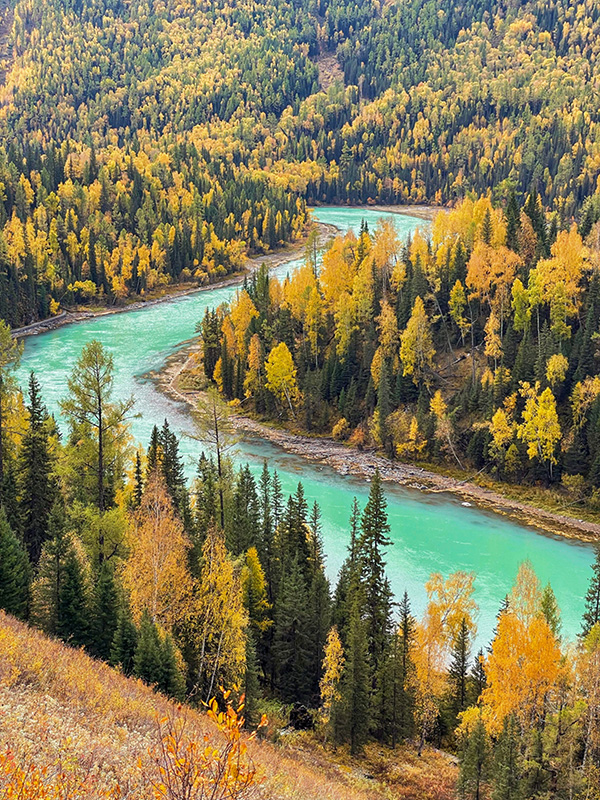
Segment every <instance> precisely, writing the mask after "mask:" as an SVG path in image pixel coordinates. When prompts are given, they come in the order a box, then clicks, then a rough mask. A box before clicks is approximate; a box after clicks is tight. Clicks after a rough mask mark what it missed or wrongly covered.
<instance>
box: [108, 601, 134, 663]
mask: <svg viewBox="0 0 600 800" xmlns="http://www.w3.org/2000/svg"><path fill="white" fill-rule="evenodd" d="M137 641H138V631H137V628H136V627H135V623H134V621H133V619H132V617H131V611H130V610H129V606H128V605H125V606H122V607H121V611H120V613H119V619H118V622H117V628H116V630H115V635H114V637H113V640H112V644H111V650H110V663H111V664H112V665H113V666H115V667H116V666H120V667H121V669H122V670H123V674H124V675H131V674H132V673H133V670H134V659H135V653H136V650H137Z"/></svg>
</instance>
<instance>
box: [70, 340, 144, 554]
mask: <svg viewBox="0 0 600 800" xmlns="http://www.w3.org/2000/svg"><path fill="white" fill-rule="evenodd" d="M113 381H114V364H113V358H112V356H111V355H110V354H109V353H107V352H106V350H105V349H104V347H103V345H102V344H101V343H100V342H98V341H95V340H94V341H92V342H89V343H88V344H86V345H85V347H84V348H83V350H82V352H81V356H80V357H79V359H78V361H77V363H76V364H75V366H74V368H73V371H72V373H71V377H70V378H69V380H68V382H67V386H68V388H69V396H68V397H67V398H66V399H65V400H63V401H62V402H61V404H60V405H61V410H62V412H63V414H64V415H65V417H66V418H67V420H68V422H69V425H70V427H71V431H72V432H75V431H76V432H77V434H78V436H77V442H78V444H77V445H75V444H72V445H71V447H70V450H71V454H72V457H73V458H74V460H75V461H76V463H77V469H80V470H84V471H88V470H89V471H91V473H92V474H93V476H94V483H95V492H94V495H95V496H94V502H95V503H96V505H97V506H98V510H99V511H100V513H102V512H103V511H104V510H105V508H106V505H107V495H108V491H109V477H110V478H112V479H113V482H114V477H115V476H118V472H119V469H120V459H121V458H122V456H123V448H124V445H125V444H126V443H127V439H128V426H127V421H128V420H129V419H130V417H131V412H132V409H133V404H134V399H133V397H130V398H128V399H127V400H118V401H113V397H112V394H113ZM82 441H83V444H82V443H81V442H82ZM119 477H120V476H119ZM100 545H101V546H100V548H99V553H100V561H102V558H103V547H102V542H101V543H100Z"/></svg>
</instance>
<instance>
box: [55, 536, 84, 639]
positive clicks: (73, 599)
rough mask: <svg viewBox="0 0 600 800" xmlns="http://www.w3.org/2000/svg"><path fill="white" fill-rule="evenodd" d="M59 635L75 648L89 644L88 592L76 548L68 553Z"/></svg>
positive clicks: (58, 628) (59, 606) (59, 614)
mask: <svg viewBox="0 0 600 800" xmlns="http://www.w3.org/2000/svg"><path fill="white" fill-rule="evenodd" d="M57 617H58V624H57V631H56V632H57V633H58V635H59V636H60V637H61V638H62V639H63V640H64V641H65V642H68V643H69V644H70V645H72V646H73V647H85V646H86V645H87V644H88V642H89V634H90V630H89V605H88V591H87V586H86V581H85V575H84V570H83V565H82V563H81V559H80V556H79V554H78V553H77V551H76V548H75V547H73V546H72V545H71V547H70V548H69V551H68V553H67V556H66V559H65V564H64V569H63V575H62V581H61V585H60V593H59V605H58V614H57Z"/></svg>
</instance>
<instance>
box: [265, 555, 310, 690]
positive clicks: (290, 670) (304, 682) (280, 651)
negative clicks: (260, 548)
mask: <svg viewBox="0 0 600 800" xmlns="http://www.w3.org/2000/svg"><path fill="white" fill-rule="evenodd" d="M310 624H311V621H310V619H309V616H308V612H307V608H306V583H305V580H304V577H303V574H302V571H301V569H300V566H299V564H298V560H297V559H294V560H293V561H292V563H291V565H290V567H289V569H288V571H287V574H284V576H283V579H282V582H281V588H280V591H279V597H278V598H277V602H276V606H275V630H274V641H273V656H274V660H275V670H276V681H277V686H278V689H279V696H280V697H281V699H282V700H283V702H284V703H294V702H298V703H308V702H309V701H310V692H311V683H312V681H311V678H312V674H311V668H310V667H311V635H310Z"/></svg>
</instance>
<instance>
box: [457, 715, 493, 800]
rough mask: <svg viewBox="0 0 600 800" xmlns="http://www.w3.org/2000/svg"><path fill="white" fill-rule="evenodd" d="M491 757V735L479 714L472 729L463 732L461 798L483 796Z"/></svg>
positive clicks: (467, 798)
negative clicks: (489, 735)
mask: <svg viewBox="0 0 600 800" xmlns="http://www.w3.org/2000/svg"><path fill="white" fill-rule="evenodd" d="M489 758H490V742H489V737H488V734H487V732H486V729H485V725H484V724H483V720H482V719H481V716H478V717H477V720H476V721H475V724H474V725H473V728H472V730H470V731H469V732H468V733H465V734H463V743H462V749H461V756H460V773H459V778H458V796H459V797H460V798H461V800H480V798H481V797H482V796H483V786H484V783H485V781H486V779H487V777H488V769H489Z"/></svg>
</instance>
